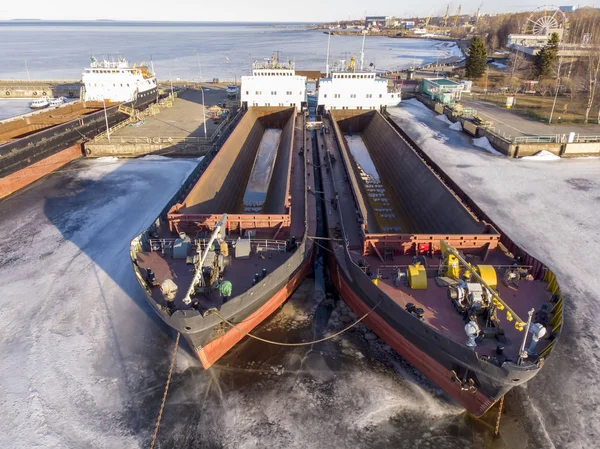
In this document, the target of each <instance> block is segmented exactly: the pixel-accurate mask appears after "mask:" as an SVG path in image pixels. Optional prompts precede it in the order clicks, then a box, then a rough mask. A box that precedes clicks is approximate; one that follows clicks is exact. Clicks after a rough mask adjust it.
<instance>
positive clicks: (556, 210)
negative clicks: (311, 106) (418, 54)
mask: <svg viewBox="0 0 600 449" xmlns="http://www.w3.org/2000/svg"><path fill="white" fill-rule="evenodd" d="M388 111H389V112H390V113H391V114H392V116H393V117H394V120H395V121H396V122H397V123H398V124H399V125H400V126H402V128H403V129H404V130H405V131H406V132H407V133H408V134H409V135H410V136H411V138H412V139H413V140H414V141H415V142H417V144H419V146H420V147H421V148H422V149H423V150H424V151H425V152H426V153H427V154H428V155H429V156H430V157H431V158H432V159H433V160H434V161H435V162H436V163H437V164H439V165H440V167H441V168H442V169H443V170H444V171H445V172H446V173H447V174H448V175H450V176H451V177H452V179H453V180H454V181H455V182H457V183H458V185H460V187H461V188H462V189H463V190H464V191H465V192H466V193H467V194H468V195H469V196H470V197H471V198H472V199H473V200H474V201H475V202H476V203H477V204H478V205H479V206H480V207H481V208H482V210H483V211H484V212H485V213H486V214H488V216H489V217H490V218H491V219H492V220H493V221H494V222H495V223H496V224H497V225H498V226H499V227H500V229H502V231H503V232H504V233H506V234H507V235H508V236H510V238H511V239H512V240H513V241H515V242H516V243H517V244H518V245H520V246H521V247H522V248H523V249H525V250H526V251H527V252H529V253H530V254H531V255H533V256H534V257H536V258H538V259H539V260H541V261H543V262H544V263H545V264H546V265H548V266H549V267H550V268H551V269H552V270H553V271H554V273H556V275H557V278H558V281H559V283H560V285H561V289H562V293H563V295H564V299H565V311H564V315H565V322H564V325H563V330H562V335H561V339H560V341H559V342H558V344H557V345H556V346H555V348H554V350H553V352H552V354H551V355H550V358H549V359H548V360H547V362H546V365H545V366H544V368H543V369H542V370H541V372H540V374H538V375H537V376H536V377H535V378H534V379H533V380H531V381H530V382H529V383H528V384H527V388H523V389H520V390H519V394H520V395H521V396H522V397H523V399H522V400H523V407H524V409H525V411H526V412H527V414H526V416H525V418H526V419H528V420H529V422H530V424H531V426H532V430H534V431H540V432H541V433H545V434H546V435H547V436H548V437H549V438H550V440H551V441H552V442H553V445H554V447H556V448H569V449H571V448H572V449H575V448H582V447H596V446H597V445H598V443H597V438H598V435H599V434H600V414H599V413H597V412H596V411H597V410H598V406H599V404H600V400H599V399H598V396H599V394H600V388H599V387H598V380H599V378H598V373H599V372H600V359H599V358H598V348H600V337H599V333H598V332H597V327H598V323H597V317H598V316H600V297H599V293H598V292H600V277H599V276H598V267H599V266H600V234H599V233H598V223H600V207H599V206H600V181H599V180H600V160H599V159H581V160H569V159H561V160H560V161H556V162H554V163H551V164H531V163H524V162H523V161H521V160H516V159H510V158H499V157H494V156H492V155H489V154H486V153H482V152H480V151H477V150H475V149H474V148H473V145H472V144H471V142H470V138H469V136H467V135H466V134H463V133H453V134H452V135H451V136H450V138H449V139H448V140H447V141H444V142H440V141H438V140H436V139H434V138H432V131H429V132H424V131H423V127H422V126H421V124H422V123H426V124H427V126H428V127H429V128H431V129H432V130H434V131H433V132H435V130H439V129H441V128H443V127H445V125H444V124H442V123H441V122H439V121H438V120H436V119H435V115H434V114H433V113H432V112H430V111H425V110H423V109H422V108H418V107H415V106H414V105H412V104H410V103H409V102H404V103H402V104H401V105H400V106H399V107H397V108H390V109H388Z"/></svg>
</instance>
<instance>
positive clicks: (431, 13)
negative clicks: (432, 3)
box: [425, 8, 433, 28]
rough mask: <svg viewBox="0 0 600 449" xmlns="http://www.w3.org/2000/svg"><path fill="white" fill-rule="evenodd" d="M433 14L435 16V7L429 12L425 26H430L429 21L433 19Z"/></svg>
mask: <svg viewBox="0 0 600 449" xmlns="http://www.w3.org/2000/svg"><path fill="white" fill-rule="evenodd" d="M431 16H433V8H431V12H430V13H429V15H428V16H427V17H426V18H425V28H427V27H428V26H429V21H430V20H431Z"/></svg>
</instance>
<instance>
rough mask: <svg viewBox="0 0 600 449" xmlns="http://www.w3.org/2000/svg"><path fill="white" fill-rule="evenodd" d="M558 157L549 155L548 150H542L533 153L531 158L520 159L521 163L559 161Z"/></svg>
mask: <svg viewBox="0 0 600 449" xmlns="http://www.w3.org/2000/svg"><path fill="white" fill-rule="evenodd" d="M560 159H561V157H560V156H557V155H556V154H552V153H550V151H548V150H542V151H538V152H537V153H535V154H534V155H533V156H525V157H522V158H521V160H522V161H559V160H560Z"/></svg>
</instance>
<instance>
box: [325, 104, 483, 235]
mask: <svg viewBox="0 0 600 449" xmlns="http://www.w3.org/2000/svg"><path fill="white" fill-rule="evenodd" d="M331 116H332V118H333V122H334V131H335V135H336V138H337V140H338V142H340V143H341V144H342V150H343V151H342V155H343V157H344V161H345V163H346V167H347V171H348V174H349V176H350V178H351V179H350V181H351V183H352V185H353V189H354V190H357V189H358V190H359V191H357V192H356V194H357V195H356V197H357V202H358V205H357V206H358V207H359V209H360V211H361V215H362V216H363V219H364V222H365V225H366V231H367V232H368V233H380V232H388V231H385V230H384V229H383V227H384V226H382V225H383V224H384V223H386V222H384V221H382V220H381V216H377V214H378V212H381V211H377V210H375V209H377V208H379V206H375V204H377V203H378V202H377V201H372V200H373V197H372V195H369V187H368V184H367V183H364V182H363V181H362V177H361V175H360V171H359V170H358V165H360V166H361V168H362V170H363V171H364V172H365V173H366V174H367V175H368V174H369V173H368V171H369V170H373V169H374V170H375V172H376V173H377V175H378V176H379V180H378V182H379V183H380V184H381V192H378V193H381V194H383V195H384V198H386V199H387V200H388V203H386V204H389V205H390V207H389V209H392V212H390V213H391V214H394V215H395V217H393V218H390V219H389V220H388V223H389V221H391V222H393V223H394V224H393V226H400V232H402V233H417V234H446V233H448V234H478V233H481V232H482V231H483V229H484V227H485V226H484V223H482V222H480V221H479V220H478V219H477V218H476V217H475V216H474V215H473V214H472V213H471V212H470V211H469V210H468V209H466V208H465V206H464V205H463V204H462V203H461V202H460V201H459V200H458V199H457V198H456V196H455V195H454V194H453V193H452V192H451V191H450V190H449V189H448V188H447V187H446V185H445V184H444V183H443V182H442V181H441V180H440V179H439V178H438V177H437V176H436V175H435V173H433V172H432V171H431V170H430V169H429V168H428V167H427V165H425V163H424V162H423V161H422V160H421V158H420V157H419V156H418V155H417V154H416V153H415V152H414V151H413V150H412V149H411V148H410V147H409V145H408V144H407V143H406V142H405V141H404V139H403V138H402V137H401V136H400V134H398V132H397V131H396V130H395V129H394V128H393V127H392V126H391V125H390V124H389V123H388V122H387V121H386V120H385V118H384V117H383V116H382V115H381V113H379V112H377V111H362V110H344V111H338V110H335V111H332V112H331ZM344 135H346V136H359V137H360V141H359V140H357V139H356V138H349V137H345V136H344ZM363 143H364V147H362V146H361V145H362V144H363ZM364 153H366V154H364ZM355 154H357V155H358V156H355ZM367 156H368V158H367ZM367 161H370V162H367ZM371 163H372V166H373V167H372V168H369V165H370V164H371ZM367 179H370V178H368V177H367ZM375 198H376V197H375ZM381 209H384V208H383V207H381ZM386 226H387V224H386ZM395 232H397V231H395Z"/></svg>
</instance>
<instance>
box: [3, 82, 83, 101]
mask: <svg viewBox="0 0 600 449" xmlns="http://www.w3.org/2000/svg"><path fill="white" fill-rule="evenodd" d="M82 86H83V84H81V81H77V80H67V81H22V80H0V98H41V97H67V98H79V94H80V92H81V87H82Z"/></svg>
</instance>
